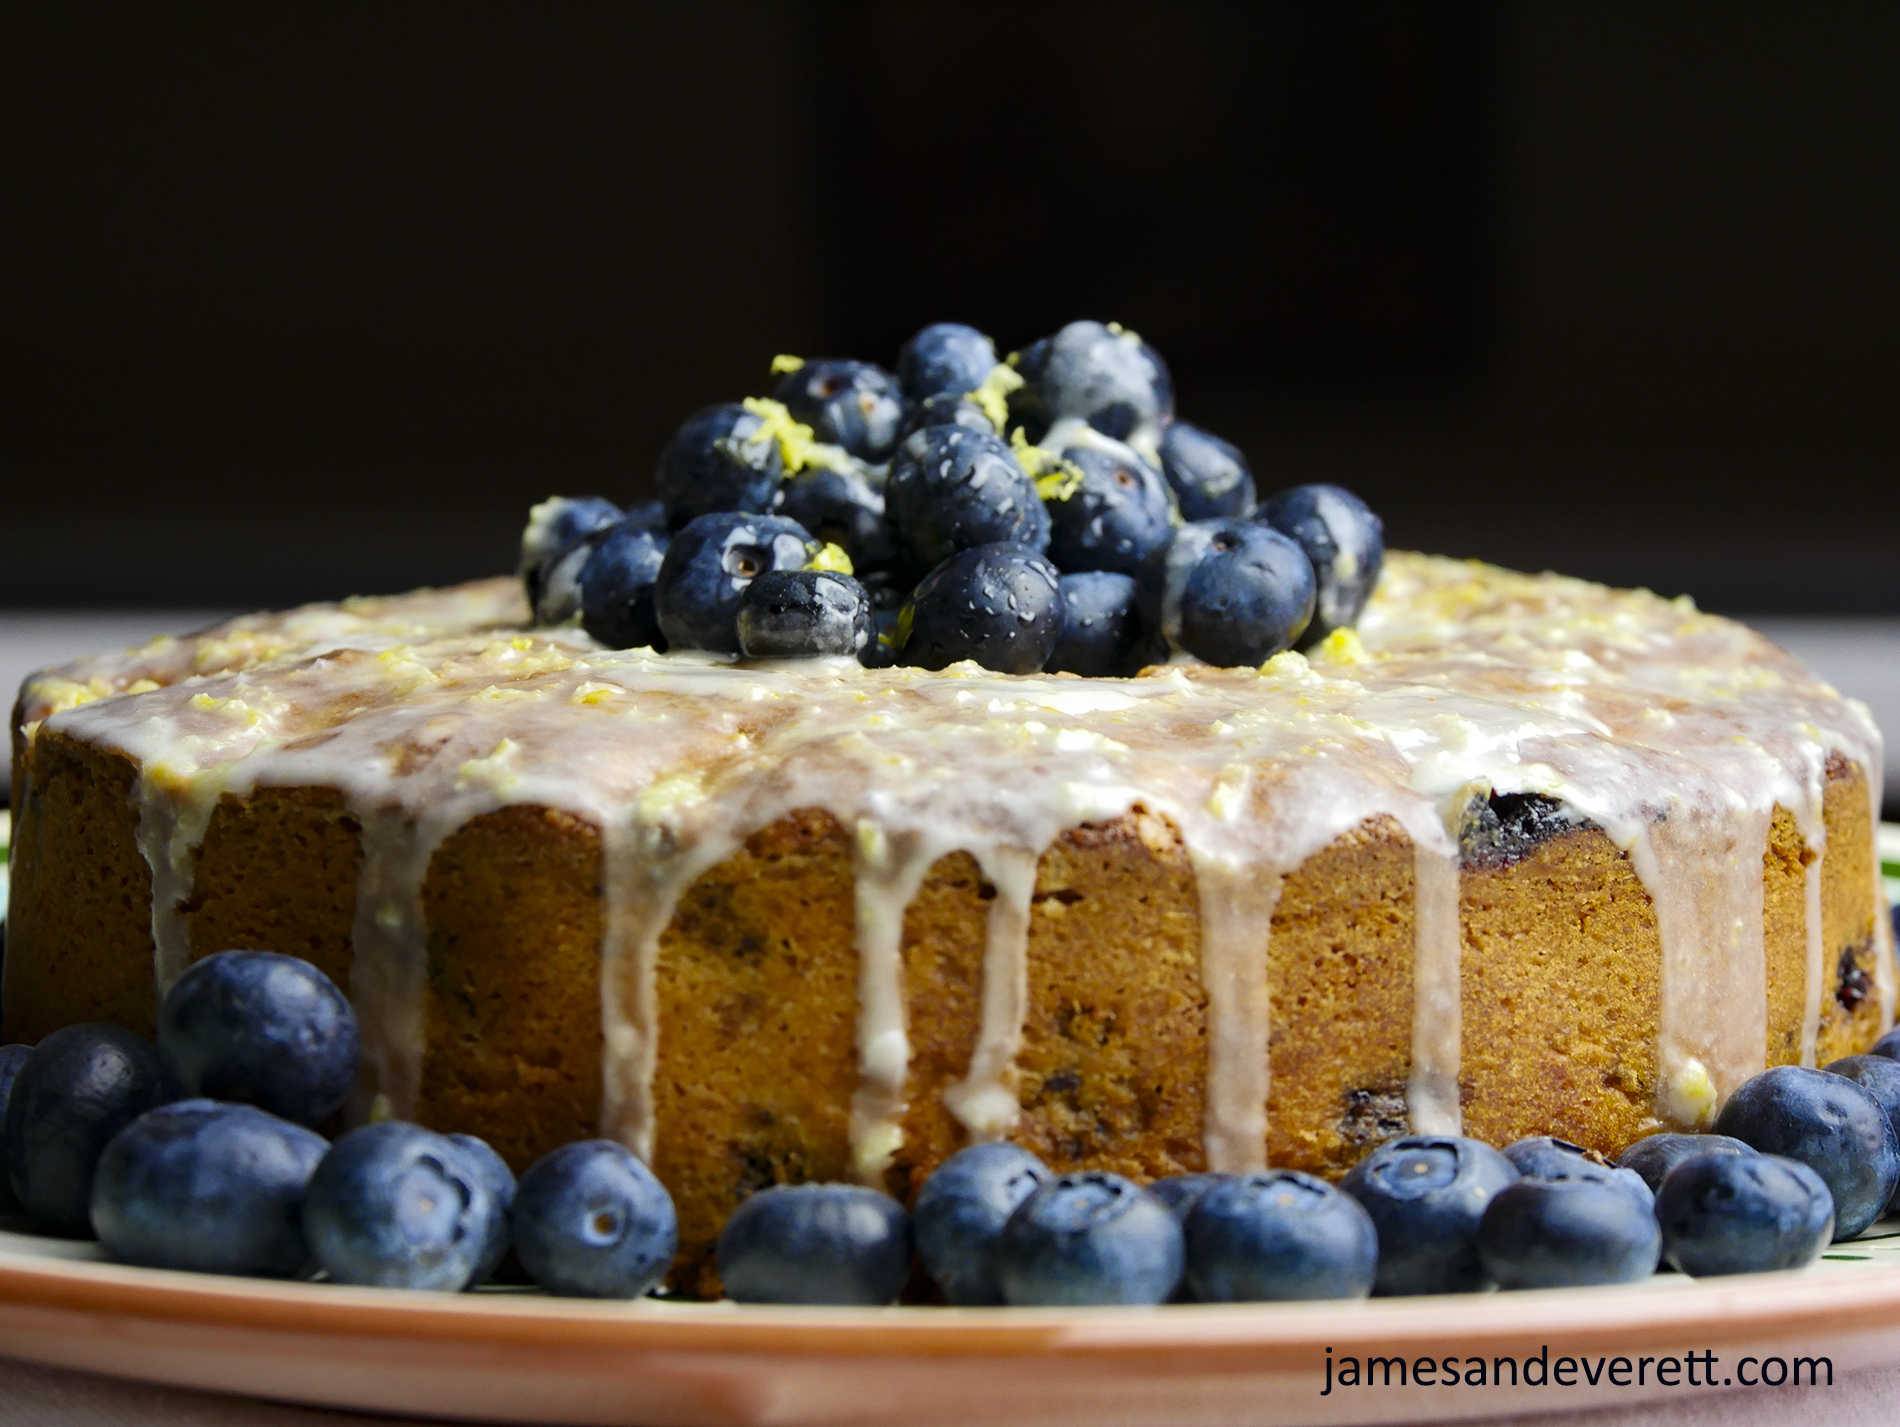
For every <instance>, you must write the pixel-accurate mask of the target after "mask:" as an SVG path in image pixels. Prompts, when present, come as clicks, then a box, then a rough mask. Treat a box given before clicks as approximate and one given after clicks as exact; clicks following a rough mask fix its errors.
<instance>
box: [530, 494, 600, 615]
mask: <svg viewBox="0 0 1900 1427" xmlns="http://www.w3.org/2000/svg"><path fill="white" fill-rule="evenodd" d="M620 519H621V512H620V507H619V506H617V505H615V504H614V503H613V502H612V501H610V500H606V499H603V498H602V497H600V496H597V495H583V496H565V495H553V496H549V497H548V498H547V499H546V500H544V501H542V502H541V503H540V504H539V505H536V506H533V507H531V508H530V509H529V511H528V524H527V527H526V528H525V529H524V530H523V531H522V532H521V567H520V574H521V578H522V581H523V582H524V584H525V585H526V586H527V591H528V608H529V609H537V608H539V606H540V604H541V589H542V584H543V582H544V579H545V577H546V572H547V568H548V567H549V566H550V565H551V564H552V563H553V562H554V561H556V560H557V559H559V557H560V556H562V555H565V554H566V553H567V552H568V551H570V550H572V549H573V548H574V547H575V546H576V545H578V544H580V543H581V542H582V541H583V540H585V539H586V538H587V537H588V536H590V535H592V534H593V533H594V532H595V531H596V530H604V529H606V528H607V527H608V526H610V525H612V524H614V523H615V522H616V521H618V520H620ZM547 622H548V623H551V624H559V623H560V622H561V621H560V620H550V621H547Z"/></svg>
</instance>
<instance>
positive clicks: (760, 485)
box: [654, 401, 785, 530]
mask: <svg viewBox="0 0 1900 1427" xmlns="http://www.w3.org/2000/svg"><path fill="white" fill-rule="evenodd" d="M784 474H785V459H784V457H783V455H782V454H781V453H780V451H779V443H778V440H777V438H776V436H774V434H773V432H772V431H771V429H770V428H769V427H768V426H767V424H766V422H765V420H764V418H763V417H759V416H755V415H754V414H753V413H751V412H749V411H747V410H746V409H745V407H744V406H742V405H741V404H739V403H738V402H734V401H729V402H726V403H724V404H723V405H720V406H708V407H705V408H704V409H702V410H700V411H696V412H694V413H693V414H692V415H691V416H689V417H688V418H687V419H686V424H685V425H683V426H681V427H680V429H679V430H678V431H677V432H676V433H674V436H673V439H672V440H671V441H669V442H667V444H666V449H665V450H664V451H662V452H661V453H660V464H659V469H658V470H657V471H656V472H655V473H654V481H655V482H656V483H657V485H658V486H659V491H660V499H661V500H662V501H664V502H665V503H666V514H667V520H668V523H669V524H671V526H672V527H673V529H675V530H681V529H684V528H685V527H686V526H687V525H688V524H689V523H691V522H692V521H693V520H696V519H698V518H699V517H700V516H702V515H709V514H711V513H712V512H714V511H735V510H742V511H755V512H756V511H767V510H770V509H771V508H772V502H773V501H774V500H775V499H776V498H777V496H778V483H779V479H780V477H781V476H783V475H784Z"/></svg>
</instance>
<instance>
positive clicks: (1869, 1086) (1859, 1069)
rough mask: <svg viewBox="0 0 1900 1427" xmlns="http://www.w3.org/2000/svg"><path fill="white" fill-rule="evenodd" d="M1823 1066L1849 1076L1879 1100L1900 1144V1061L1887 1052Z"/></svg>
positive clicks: (1824, 1068) (1843, 1059)
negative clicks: (1886, 1054) (1890, 1058)
mask: <svg viewBox="0 0 1900 1427" xmlns="http://www.w3.org/2000/svg"><path fill="white" fill-rule="evenodd" d="M1821 1069H1822V1070H1823V1071H1824V1072H1826V1073H1827V1074H1829V1075H1840V1076H1845V1077H1846V1078H1847V1079H1849V1080H1851V1081H1853V1082H1854V1083H1855V1084H1856V1085H1858V1086H1859V1087H1860V1088H1861V1089H1863V1090H1865V1091H1866V1092H1867V1093H1868V1094H1869V1095H1871V1096H1873V1097H1874V1099H1876V1100H1878V1101H1879V1102H1880V1108H1881V1109H1882V1110H1883V1111H1885V1112H1886V1116H1887V1123H1888V1124H1889V1125H1891V1126H1892V1127H1893V1132H1894V1142H1895V1143H1896V1144H1900V1060H1889V1059H1887V1057H1886V1056H1884V1055H1849V1056H1843V1057H1842V1058H1841V1059H1840V1060H1837V1061H1833V1062H1832V1063H1830V1064H1828V1065H1824V1066H1822V1067H1821Z"/></svg>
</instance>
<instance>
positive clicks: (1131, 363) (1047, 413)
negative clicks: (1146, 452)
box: [1010, 322, 1174, 442]
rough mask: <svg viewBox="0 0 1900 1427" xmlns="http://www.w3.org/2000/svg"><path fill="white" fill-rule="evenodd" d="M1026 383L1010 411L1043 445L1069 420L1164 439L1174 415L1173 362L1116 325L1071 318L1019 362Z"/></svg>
mask: <svg viewBox="0 0 1900 1427" xmlns="http://www.w3.org/2000/svg"><path fill="white" fill-rule="evenodd" d="M1015 365H1016V370H1017V372H1018V373H1019V374H1020V375H1021V376H1022V378H1023V386H1022V388H1021V389H1020V390H1019V391H1017V392H1015V393H1014V394H1013V395H1012V396H1011V397H1010V412H1011V414H1012V416H1017V417H1020V418H1021V419H1022V421H1023V422H1024V424H1025V425H1026V427H1027V428H1028V433H1029V439H1030V440H1032V441H1037V442H1040V441H1041V440H1042V439H1043V437H1044V436H1045V435H1046V434H1047V433H1048V431H1049V429H1050V428H1051V427H1052V426H1054V425H1055V424H1056V423H1057V422H1059V421H1061V420H1063V419H1064V418H1065V417H1072V418H1076V419H1078V420H1080V421H1082V422H1085V423H1086V424H1088V425H1089V426H1092V427H1094V428H1095V429H1096V430H1097V431H1100V432H1101V433H1102V434H1103V435H1105V436H1113V437H1114V438H1115V439H1116V440H1117V441H1126V440H1128V439H1129V437H1130V436H1133V435H1135V434H1136V433H1137V432H1142V433H1152V434H1153V435H1154V436H1159V434H1160V431H1161V428H1162V427H1164V426H1166V425H1167V424H1168V423H1169V422H1170V421H1172V420H1173V419H1174V383H1173V381H1172V379H1171V378H1170V377H1169V376H1168V368H1167V365H1166V364H1165V363H1164V362H1163V361H1162V360H1161V357H1160V354H1159V353H1157V352H1156V351H1155V350H1154V349H1153V348H1152V347H1150V346H1148V344H1147V343H1145V342H1143V341H1142V340H1141V338H1139V337H1137V336H1136V335H1135V334H1134V333H1133V332H1129V331H1126V330H1124V329H1122V328H1121V327H1119V326H1116V325H1114V324H1109V325H1104V324H1102V323H1100V322H1071V323H1070V324H1069V325H1068V326H1066V327H1064V328H1063V329H1062V330H1061V331H1060V332H1057V333H1056V334H1055V335H1054V336H1052V337H1044V338H1043V339H1042V340H1041V341H1039V342H1034V343H1031V344H1030V345H1029V346H1028V347H1026V348H1025V349H1024V350H1023V351H1022V353H1021V355H1020V356H1019V357H1018V358H1017V360H1016V363H1015Z"/></svg>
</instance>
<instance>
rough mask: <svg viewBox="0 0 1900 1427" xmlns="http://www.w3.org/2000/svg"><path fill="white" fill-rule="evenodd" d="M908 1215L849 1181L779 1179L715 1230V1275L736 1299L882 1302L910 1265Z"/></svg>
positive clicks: (894, 1294)
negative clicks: (716, 1245)
mask: <svg viewBox="0 0 1900 1427" xmlns="http://www.w3.org/2000/svg"><path fill="white" fill-rule="evenodd" d="M910 1255H911V1229H910V1216H909V1215H908V1214H906V1213H905V1212H904V1206H903V1205H902V1204H899V1203H898V1202H897V1201H896V1200H895V1199H893V1198H891V1196H890V1195H888V1194H880V1193H878V1192H877V1191H876V1190H875V1189H863V1188H860V1187H859V1186H857V1185H855V1184H781V1185H778V1186H776V1187H774V1188H771V1189H766V1190H762V1191H760V1192H759V1193H757V1194H754V1195H753V1196H752V1197H751V1198H750V1199H748V1200H746V1201H745V1202H744V1203H743V1204H741V1205H740V1206H739V1207H738V1208H737V1209H736V1210H734V1211H733V1215H732V1217H731V1218H730V1219H728V1220H726V1227H725V1228H724V1229H722V1230H721V1231H720V1234H719V1249H718V1257H719V1277H720V1279H721V1280H722V1281H723V1282H724V1284H725V1288H726V1296H727V1297H728V1298H732V1299H736V1300H737V1301H738V1302H740V1303H830V1304H840V1305H849V1304H862V1305H864V1306H866V1307H871V1306H875V1305H878V1304H883V1303H889V1302H891V1301H892V1300H893V1299H895V1298H896V1297H897V1295H898V1292H899V1291H900V1290H901V1289H902V1288H903V1287H904V1280H905V1278H906V1277H907V1276H908V1275H909V1273H910Z"/></svg>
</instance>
